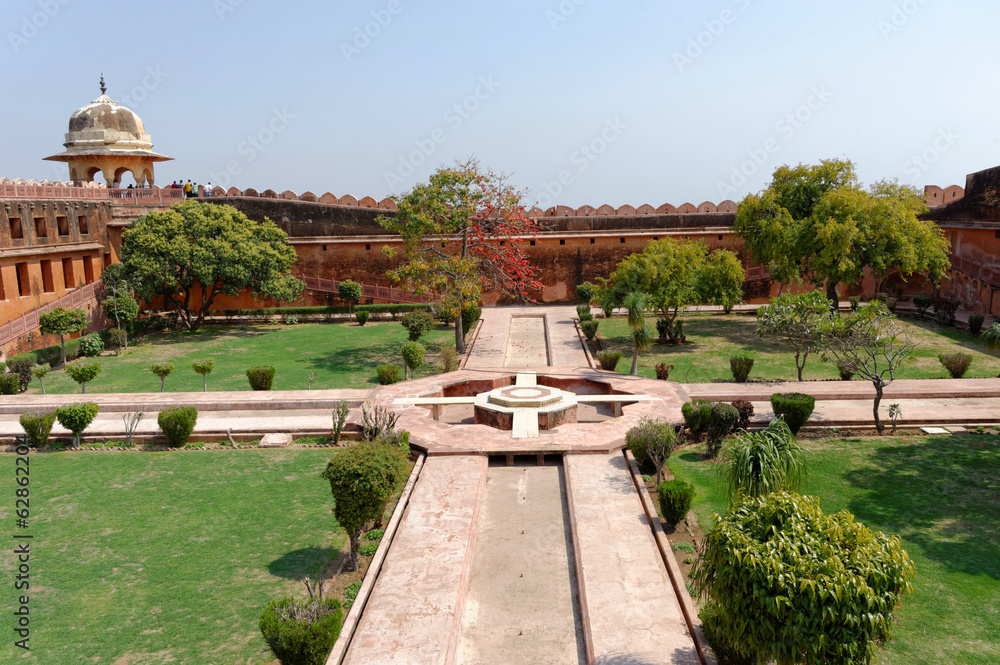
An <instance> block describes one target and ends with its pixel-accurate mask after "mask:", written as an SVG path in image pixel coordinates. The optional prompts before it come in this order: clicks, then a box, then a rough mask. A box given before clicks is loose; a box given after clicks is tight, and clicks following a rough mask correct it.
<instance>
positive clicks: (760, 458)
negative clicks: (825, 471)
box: [718, 418, 807, 503]
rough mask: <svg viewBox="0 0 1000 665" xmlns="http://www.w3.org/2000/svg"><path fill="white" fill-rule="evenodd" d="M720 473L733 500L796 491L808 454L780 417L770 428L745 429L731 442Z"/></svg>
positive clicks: (799, 484)
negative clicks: (749, 430)
mask: <svg viewBox="0 0 1000 665" xmlns="http://www.w3.org/2000/svg"><path fill="white" fill-rule="evenodd" d="M718 473H719V477H720V479H721V480H722V482H723V484H724V485H725V486H726V494H727V496H728V497H729V502H730V503H733V502H734V501H735V500H736V498H737V497H738V496H740V495H741V494H742V495H745V496H749V497H753V498H757V497H761V496H764V495H765V494H769V493H771V492H777V491H780V490H789V491H794V490H797V489H799V487H801V485H802V484H803V483H804V482H805V479H806V473H807V471H806V463H805V454H804V453H803V450H802V447H801V446H799V444H798V442H797V441H796V440H795V435H793V434H792V430H791V429H789V427H788V425H787V424H786V423H785V421H784V420H782V419H781V418H778V419H776V420H772V421H771V422H770V424H769V425H768V426H767V429H765V430H762V431H759V432H745V433H743V434H741V435H740V436H738V437H736V439H735V440H734V441H733V442H732V443H730V444H729V445H727V446H726V447H725V449H723V451H722V463H721V464H720V465H719V469H718Z"/></svg>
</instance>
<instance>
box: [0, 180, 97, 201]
mask: <svg viewBox="0 0 1000 665" xmlns="http://www.w3.org/2000/svg"><path fill="white" fill-rule="evenodd" d="M0 199H87V200H97V201H106V200H108V189H107V188H105V187H74V186H73V185H67V184H65V183H61V182H60V183H49V184H41V183H39V184H21V183H0Z"/></svg>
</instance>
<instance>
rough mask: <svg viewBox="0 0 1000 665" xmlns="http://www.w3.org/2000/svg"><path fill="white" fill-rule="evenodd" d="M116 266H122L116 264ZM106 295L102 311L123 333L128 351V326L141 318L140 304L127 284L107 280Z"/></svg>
mask: <svg viewBox="0 0 1000 665" xmlns="http://www.w3.org/2000/svg"><path fill="white" fill-rule="evenodd" d="M113 265H115V266H119V265H121V264H119V263H115V264H113ZM104 281H105V285H104V294H105V297H104V299H103V300H101V310H102V311H103V312H104V316H105V317H107V319H108V320H109V321H114V322H115V327H116V328H117V329H118V330H120V331H122V332H121V334H122V339H123V340H124V341H125V348H126V349H128V334H127V333H126V332H125V331H126V326H127V325H128V324H129V323H131V322H132V321H135V320H136V319H138V318H139V303H137V302H136V300H135V298H133V297H132V294H131V292H130V290H129V288H128V285H127V284H126V283H125V282H117V283H116V282H110V281H109V280H107V279H105V280H104Z"/></svg>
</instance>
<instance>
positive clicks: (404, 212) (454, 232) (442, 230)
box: [378, 160, 541, 353]
mask: <svg viewBox="0 0 1000 665" xmlns="http://www.w3.org/2000/svg"><path fill="white" fill-rule="evenodd" d="M394 199H395V201H396V204H397V206H398V210H397V211H396V214H395V215H394V216H392V217H379V220H378V221H379V223H380V224H381V225H382V226H383V227H384V228H386V229H387V230H389V231H393V232H395V233H398V234H399V235H400V236H401V237H402V239H403V243H404V250H403V255H402V259H403V262H402V264H401V265H400V266H399V267H397V268H396V269H394V270H391V271H389V277H391V278H392V279H393V280H396V281H403V282H405V283H406V284H407V286H408V287H410V288H412V289H413V290H414V291H415V292H416V293H434V294H436V295H437V296H438V297H439V298H440V300H441V305H442V307H444V309H445V310H446V311H447V312H448V313H449V314H450V315H452V316H453V317H454V319H455V348H456V349H457V350H458V351H459V353H461V352H463V351H464V350H465V331H464V330H463V329H462V316H461V314H462V308H463V307H464V306H465V305H467V304H477V303H479V302H480V300H481V299H482V296H483V293H484V292H489V291H495V292H499V293H501V294H503V295H506V296H511V297H514V298H520V299H528V300H530V297H529V292H530V291H533V290H536V289H539V288H541V282H539V281H538V280H537V279H536V275H537V272H538V269H537V268H535V267H534V266H532V265H531V263H530V262H529V261H528V259H527V257H526V256H525V255H524V251H523V242H524V240H525V239H530V238H532V237H534V236H535V235H536V234H537V233H538V230H539V224H538V221H537V220H535V219H532V218H530V217H528V214H527V212H526V211H525V209H524V207H523V206H522V205H521V192H520V191H518V190H515V189H514V188H513V187H511V186H510V185H508V184H507V182H506V180H505V177H504V176H503V175H497V174H494V173H493V172H492V171H489V170H484V169H481V168H480V167H479V164H478V163H477V162H476V161H475V160H469V161H467V162H465V163H463V164H457V165H456V166H454V167H452V168H441V169H438V170H437V171H436V172H435V173H434V174H433V175H432V176H431V177H430V181H429V182H428V183H426V184H420V185H417V186H416V187H415V188H414V189H413V191H411V192H410V193H408V194H406V195H404V196H399V197H394ZM386 251H387V252H388V253H389V254H390V255H392V253H393V250H391V249H389V248H387V249H386Z"/></svg>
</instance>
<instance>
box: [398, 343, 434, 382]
mask: <svg viewBox="0 0 1000 665" xmlns="http://www.w3.org/2000/svg"><path fill="white" fill-rule="evenodd" d="M399 352H400V355H402V356H403V362H404V363H406V367H407V368H409V370H410V378H411V379H412V378H414V377H413V373H414V372H415V371H416V369H417V368H418V367H420V366H421V365H423V364H424V358H425V357H426V355H427V349H425V348H424V345H423V344H421V343H420V342H407V343H406V344H404V345H403V348H402V349H400V351H399Z"/></svg>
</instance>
